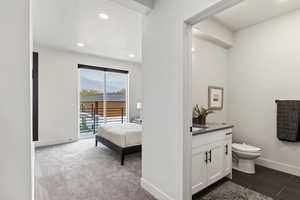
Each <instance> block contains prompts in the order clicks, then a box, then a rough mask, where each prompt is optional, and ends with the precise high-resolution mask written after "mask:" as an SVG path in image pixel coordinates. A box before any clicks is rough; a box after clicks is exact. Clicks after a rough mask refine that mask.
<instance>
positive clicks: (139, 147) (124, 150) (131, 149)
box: [95, 135, 142, 165]
mask: <svg viewBox="0 0 300 200" xmlns="http://www.w3.org/2000/svg"><path fill="white" fill-rule="evenodd" d="M98 142H101V143H102V144H103V145H105V146H107V147H108V148H110V149H111V150H113V151H115V152H117V153H118V154H120V156H121V165H124V158H125V155H128V154H133V153H137V152H141V151H142V145H135V146H131V147H120V146H118V145H116V144H114V143H112V142H111V141H109V140H107V139H105V138H103V137H101V136H99V135H96V137H95V145H96V147H97V146H98Z"/></svg>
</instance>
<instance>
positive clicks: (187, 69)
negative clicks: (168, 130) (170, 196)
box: [182, 0, 244, 199]
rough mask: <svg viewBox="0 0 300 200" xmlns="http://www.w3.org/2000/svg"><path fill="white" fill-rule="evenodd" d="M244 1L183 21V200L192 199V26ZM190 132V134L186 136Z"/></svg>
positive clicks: (226, 2)
mask: <svg viewBox="0 0 300 200" xmlns="http://www.w3.org/2000/svg"><path fill="white" fill-rule="evenodd" d="M243 1H244V0H220V1H218V2H216V3H214V4H212V5H210V6H208V7H207V8H205V9H203V10H202V11H200V12H199V13H198V14H196V15H194V16H191V17H189V18H187V19H185V20H183V22H182V24H183V28H184V31H183V94H184V95H183V97H184V98H183V129H184V130H183V133H185V134H183V194H182V195H183V199H192V178H191V177H192V173H191V172H192V137H193V136H192V134H191V133H190V132H191V127H192V116H191V108H192V106H193V105H192V51H191V48H192V37H193V36H192V26H193V25H195V24H197V23H199V22H201V21H203V20H205V19H207V18H209V17H211V16H213V15H215V14H217V13H220V12H222V11H224V10H226V9H228V8H231V7H233V6H235V5H238V4H239V3H241V2H243ZM187 130H188V132H189V133H188V134H186V132H187Z"/></svg>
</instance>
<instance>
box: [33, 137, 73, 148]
mask: <svg viewBox="0 0 300 200" xmlns="http://www.w3.org/2000/svg"><path fill="white" fill-rule="evenodd" d="M76 141H78V139H77V138H70V139H62V140H48V141H37V142H34V146H35V147H46V146H52V145H58V144H65V143H71V142H76Z"/></svg>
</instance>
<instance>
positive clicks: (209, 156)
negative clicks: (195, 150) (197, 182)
mask: <svg viewBox="0 0 300 200" xmlns="http://www.w3.org/2000/svg"><path fill="white" fill-rule="evenodd" d="M209 162H211V150H209Z"/></svg>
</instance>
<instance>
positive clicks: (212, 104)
mask: <svg viewBox="0 0 300 200" xmlns="http://www.w3.org/2000/svg"><path fill="white" fill-rule="evenodd" d="M223 99H224V88H222V87H215V86H208V108H209V109H212V110H222V109H223V101H224V100H223Z"/></svg>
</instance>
